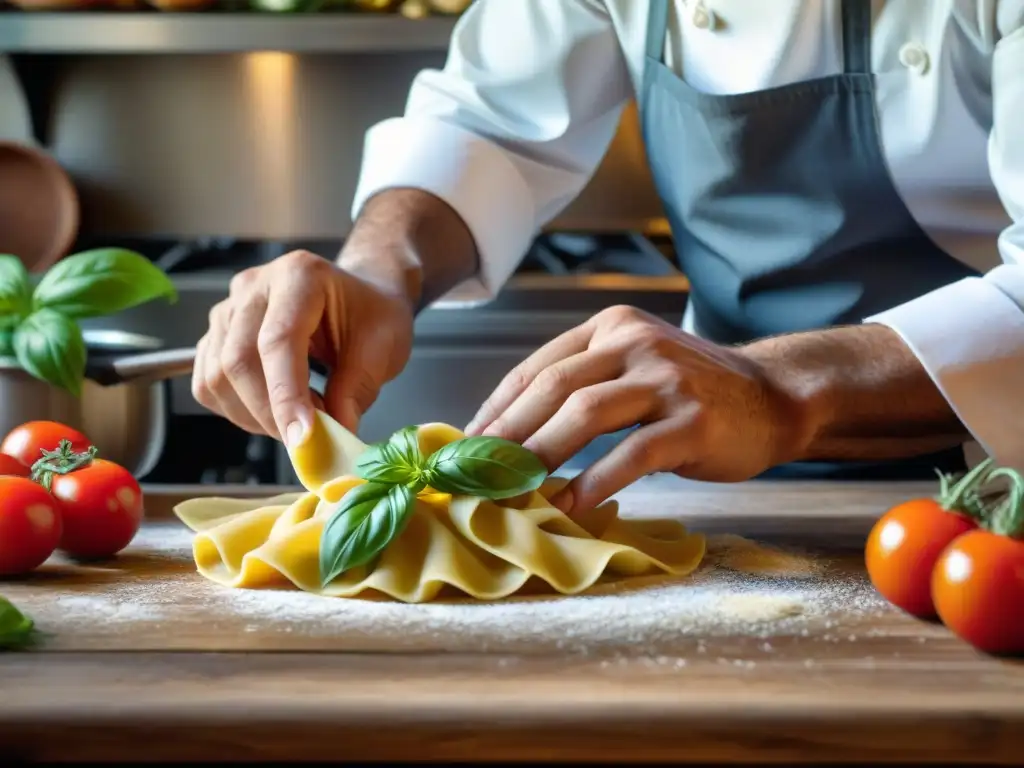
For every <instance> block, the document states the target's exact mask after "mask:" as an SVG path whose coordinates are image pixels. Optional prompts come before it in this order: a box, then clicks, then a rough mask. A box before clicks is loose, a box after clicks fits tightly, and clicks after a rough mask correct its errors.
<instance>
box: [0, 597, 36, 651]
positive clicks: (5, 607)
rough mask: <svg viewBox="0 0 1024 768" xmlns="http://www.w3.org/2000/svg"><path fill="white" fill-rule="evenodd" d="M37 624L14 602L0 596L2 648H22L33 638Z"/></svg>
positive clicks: (0, 636) (0, 645) (0, 640)
mask: <svg viewBox="0 0 1024 768" xmlns="http://www.w3.org/2000/svg"><path fill="white" fill-rule="evenodd" d="M34 629H35V624H34V622H33V621H32V619H30V618H29V617H28V616H26V615H25V614H23V613H22V612H21V611H19V610H18V609H17V608H16V607H15V606H14V604H13V603H12V602H11V601H10V600H8V599H7V598H5V597H2V596H0V650H5V649H11V648H20V647H22V646H23V645H27V644H28V642H29V641H30V640H31V639H32V633H33V630H34Z"/></svg>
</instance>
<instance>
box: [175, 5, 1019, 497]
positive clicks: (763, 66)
mask: <svg viewBox="0 0 1024 768" xmlns="http://www.w3.org/2000/svg"><path fill="white" fill-rule="evenodd" d="M631 97H635V98H636V100H637V104H638V107H639V110H640V116H641V120H642V127H643V138H644V143H645V147H646V152H647V156H648V159H649V162H650V166H651V169H652V172H653V176H654V179H655V182H656V184H657V189H658V192H659V193H660V196H661V199H662V201H663V203H664V206H665V210H666V213H667V216H668V219H669V221H670V222H671V225H672V232H673V235H674V240H675V244H676V249H677V251H678V254H679V260H680V267H681V269H682V270H683V272H684V273H685V274H686V275H687V277H688V278H689V280H690V282H691V284H692V292H691V294H690V296H689V300H688V302H687V304H686V313H685V320H684V323H683V327H682V328H681V329H680V328H676V327H674V326H671V325H668V324H666V323H664V322H663V321H661V320H660V319H657V318H655V317H652V316H650V315H648V314H646V313H644V312H642V311H640V310H639V309H634V308H630V307H610V308H608V309H606V310H604V311H602V312H600V313H599V314H597V315H596V316H594V317H593V318H591V319H590V320H588V321H587V322H586V323H584V324H583V325H581V326H579V327H578V328H575V329H573V330H571V331H569V332H567V333H565V334H564V335H562V336H560V337H558V338H556V339H554V340H553V341H551V342H550V343H549V344H547V345H546V346H544V347H542V348H541V349H539V350H538V351H537V352H535V353H534V354H533V355H531V356H530V357H529V358H528V359H527V360H525V361H524V362H523V363H522V364H521V365H519V366H518V367H517V368H516V369H515V370H513V371H512V372H511V373H510V374H509V375H508V377H507V378H506V379H505V380H504V381H503V382H502V383H501V384H500V386H499V387H498V388H497V390H496V391H495V392H494V394H493V395H492V396H491V397H490V398H489V399H488V401H487V402H486V403H484V405H483V406H482V408H481V409H480V411H479V413H478V414H477V416H476V417H475V419H474V420H473V422H472V423H471V424H470V425H469V427H468V431H469V432H470V433H473V434H481V433H482V434H492V435H498V436H501V437H505V438H509V439H512V440H516V441H520V442H523V443H524V444H525V445H526V446H527V447H528V448H530V449H532V450H533V451H535V452H536V453H537V454H538V455H539V456H540V457H541V458H542V459H543V460H544V461H545V462H546V463H547V464H548V466H549V467H550V468H552V469H555V468H557V467H558V466H560V465H561V464H562V463H564V462H565V461H566V460H567V459H569V458H570V457H572V456H573V455H574V454H576V453H577V452H578V451H579V450H580V449H582V448H583V447H584V446H586V445H587V444H588V443H589V442H590V441H591V440H592V439H593V438H595V437H597V436H599V435H601V434H606V433H612V432H619V431H622V430H630V431H628V432H627V433H626V436H625V438H624V439H622V440H621V442H619V443H618V444H617V445H616V446H615V447H614V448H613V449H612V450H610V451H609V452H608V453H607V454H606V455H605V456H603V457H602V458H600V459H598V460H597V461H596V462H594V463H593V464H592V465H591V466H589V467H588V468H587V469H585V470H584V471H583V472H582V473H581V474H580V475H579V476H578V477H577V478H576V479H575V480H574V481H573V482H572V483H571V484H570V485H569V486H568V487H567V488H566V490H565V491H564V493H562V494H561V495H560V496H559V497H558V498H557V499H555V501H556V503H557V504H558V505H559V506H560V507H562V508H563V509H565V510H566V511H568V512H570V513H571V512H572V511H574V510H579V509H582V508H587V507H592V506H593V505H594V504H596V503H598V502H600V501H602V500H603V499H605V498H607V497H609V496H610V495H612V494H614V493H616V492H617V491H619V490H621V489H622V488H623V487H625V486H626V485H628V484H629V483H631V482H633V481H635V480H636V479H638V478H640V477H642V476H644V475H647V474H650V473H653V472H661V471H668V472H675V473H677V474H679V475H682V476H686V477H691V478H696V479H702V480H711V481H739V480H743V479H746V478H751V477H755V476H764V475H766V474H768V475H770V474H771V473H773V472H775V473H778V472H786V473H789V474H798V475H801V476H812V477H815V476H820V477H839V476H844V475H853V476H861V477H871V476H876V477H877V476H884V475H885V474H886V473H888V474H892V473H894V472H895V473H898V474H899V475H900V476H904V477H908V476H920V477H931V476H933V474H932V473H933V471H934V468H939V469H942V470H945V471H955V470H957V469H962V468H963V466H964V461H965V459H964V451H963V448H962V446H963V445H964V444H965V443H969V442H974V443H976V444H978V445H980V446H981V448H982V449H983V450H984V451H985V452H987V453H988V454H989V455H991V456H993V457H994V458H995V459H996V460H997V461H998V462H1000V463H1003V464H1008V465H1011V466H1015V467H1017V468H1019V469H1024V408H1022V402H1024V0H957V1H956V2H953V0H934V1H932V2H924V1H923V0H890V1H889V2H878V1H877V0H876V1H874V2H872V0H771V2H764V1H763V0H650V2H641V1H640V0H478V2H476V3H474V4H473V5H472V6H471V7H470V8H469V10H468V11H467V12H466V13H465V15H464V16H463V17H462V18H461V20H460V21H459V22H458V24H457V26H456V29H455V32H454V35H453V37H452V41H451V49H450V53H449V56H448V60H447V63H446V65H445V67H444V68H443V69H442V70H440V71H436V70H427V71H424V72H421V73H420V74H419V75H418V76H417V78H416V79H415V81H414V83H413V85H412V90H411V92H410V94H409V99H408V104H407V107H406V110H405V114H404V115H403V116H401V117H396V118H393V119H389V120H385V121H384V122H382V123H380V124H378V125H375V126H374V127H373V128H371V130H370V131H369V132H368V134H367V137H366V143H365V156H364V161H363V168H362V175H361V178H360V182H359V185H358V190H357V193H356V197H355V202H354V207H353V215H354V217H355V226H354V228H353V231H352V233H351V236H350V237H349V238H348V240H347V241H346V243H345V246H344V249H343V251H342V253H341V254H340V256H339V257H338V259H337V261H336V262H330V261H327V260H325V259H323V258H320V257H319V256H315V255H312V254H309V253H303V252H297V253H291V254H288V255H286V256H283V257H281V258H280V259H278V260H277V261H276V262H273V263H271V264H268V265H266V266H263V267H259V268H256V269H252V270H248V271H246V272H243V273H241V274H239V275H238V276H237V277H236V278H235V280H234V281H233V282H232V285H231V290H230V295H229V297H228V298H227V299H226V300H225V301H224V302H223V303H221V304H219V305H218V306H217V307H216V308H215V309H214V311H213V312H212V314H211V318H210V328H209V331H208V333H207V334H206V335H205V336H204V337H203V339H202V340H201V342H200V344H199V354H198V362H197V366H196V370H195V376H194V387H193V389H194V394H195V396H196V398H197V399H198V400H199V402H201V403H203V404H204V405H206V406H208V407H209V408H211V409H213V410H215V411H217V412H219V413H221V414H223V415H224V416H225V417H227V418H228V419H230V420H232V421H233V422H235V423H236V424H238V425H239V426H241V427H243V428H245V429H247V430H250V431H252V432H263V433H267V434H270V435H273V436H280V437H282V439H284V440H285V441H286V442H289V443H291V442H293V441H296V440H300V439H301V438H302V435H303V433H304V431H305V430H306V429H307V428H308V425H309V424H310V414H311V412H312V411H311V409H312V408H313V407H314V403H313V402H312V401H311V395H310V394H309V392H308V389H307V380H308V367H307V353H309V354H311V355H313V356H314V357H317V358H319V359H322V360H323V361H324V362H325V363H327V364H329V365H330V366H332V368H333V370H334V371H335V373H334V374H333V376H332V377H331V380H330V382H329V385H328V389H327V392H326V395H325V403H324V404H323V405H324V407H326V408H327V410H328V411H330V412H331V413H332V414H334V415H335V416H336V417H337V418H339V419H340V420H341V421H342V422H343V423H345V424H346V425H347V426H348V427H349V428H351V429H355V428H356V427H357V424H358V422H359V418H360V416H361V414H362V413H363V412H365V411H366V409H367V408H369V407H370V405H371V404H372V403H373V401H374V399H375V398H376V396H377V393H378V391H379V389H380V387H381V386H382V385H383V384H384V383H385V382H387V381H388V380H390V379H391V378H393V377H394V376H396V375H397V374H398V373H399V372H400V371H401V370H402V368H403V366H404V365H405V364H406V362H407V360H408V357H409V353H410V345H411V340H412V323H413V318H414V316H415V315H416V313H417V311H418V310H419V309H421V308H422V307H424V306H426V305H428V304H430V303H431V302H432V301H434V300H436V299H438V298H440V297H442V296H447V297H449V298H455V297H461V298H465V299H485V298H487V297H489V296H493V295H494V294H495V292H497V291H498V290H499V289H500V288H501V286H502V284H503V283H504V282H505V280H506V279H507V278H508V277H509V276H510V274H511V273H512V272H513V270H514V269H515V267H516V265H517V262H518V261H519V260H520V258H521V257H522V255H523V254H524V253H525V251H526V250H527V246H528V244H529V242H530V240H531V239H532V238H533V237H534V236H535V235H536V233H537V232H538V230H539V229H540V228H541V227H542V226H543V225H544V224H545V223H546V222H548V221H549V220H551V219H552V218H553V217H555V216H556V215H557V214H558V213H559V211H561V210H562V209H563V208H564V207H565V206H566V205H567V204H568V203H569V202H570V201H572V199H573V198H574V196H576V195H577V194H578V193H579V192H580V190H581V189H582V188H583V186H584V185H585V184H586V182H587V180H588V179H589V178H590V176H591V174H592V173H593V172H594V170H595V168H596V167H597V166H598V164H599V162H600V161H601V159H602V156H603V154H604V153H605V151H606V149H607V147H608V145H609V143H610V140H611V139H612V137H613V135H614V133H615V131H616V127H617V124H618V121H619V117H620V114H621V110H622V108H623V105H624V103H625V102H626V101H627V100H629V99H630V98H631ZM682 301H683V297H680V302H682Z"/></svg>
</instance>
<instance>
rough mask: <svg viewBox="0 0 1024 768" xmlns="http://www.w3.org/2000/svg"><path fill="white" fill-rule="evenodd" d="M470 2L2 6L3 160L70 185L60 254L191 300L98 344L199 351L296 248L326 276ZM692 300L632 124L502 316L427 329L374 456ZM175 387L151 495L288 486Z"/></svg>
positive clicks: (549, 234)
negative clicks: (626, 320) (595, 331)
mask: <svg viewBox="0 0 1024 768" xmlns="http://www.w3.org/2000/svg"><path fill="white" fill-rule="evenodd" d="M552 1H554V0H552ZM468 4H469V3H468V2H465V1H464V0H398V2H392V1H391V0H364V1H360V0H343V1H342V2H334V3H330V4H319V3H317V2H316V1H315V0H254V3H250V2H248V0H238V2H232V3H216V2H210V1H209V0H150V2H143V1H142V0H20V2H19V3H8V4H7V5H4V4H3V3H2V2H0V140H8V141H16V142H21V143H25V144H29V145H34V146H37V147H40V148H43V149H45V150H46V151H48V152H49V153H50V154H51V155H52V156H53V157H54V158H55V159H56V160H57V161H58V162H59V163H60V165H61V166H62V167H63V169H64V170H65V171H67V173H68V174H69V175H70V177H71V179H72V180H73V182H74V186H75V189H76V190H77V194H78V198H79V203H80V213H81V215H80V222H79V224H78V231H77V237H76V242H75V244H74V247H73V249H72V251H69V252H73V251H74V250H81V249H83V248H87V247H93V246H106V245H121V246H125V247H130V248H133V249H136V250H138V251H140V252H142V253H144V254H146V255H147V256H148V257H150V258H152V259H153V260H154V261H155V262H156V263H158V264H159V265H161V266H163V267H164V268H166V269H167V270H168V272H169V274H171V275H172V277H173V278H174V280H175V282H176V284H177V286H178V288H179V290H180V294H181V298H180V301H179V302H178V303H177V304H175V305H167V304H166V303H162V302H153V303H151V304H147V305H145V306H143V307H140V308H138V309H135V310H131V311H129V312H125V313H122V314H120V315H117V316H115V317H109V318H102V319H100V320H95V321H87V322H86V323H85V325H86V327H87V328H92V329H101V330H123V331H129V332H133V333H142V334H148V335H152V336H156V337H158V338H160V339H161V340H162V341H163V343H164V345H165V346H166V347H178V346H189V345H193V344H195V343H196V341H198V339H199V338H200V336H201V335H202V334H203V332H204V331H205V327H206V319H207V313H208V312H209V310H210V308H211V307H212V306H213V305H214V304H215V303H217V302H218V301H220V300H221V299H222V298H223V297H224V296H225V295H226V294H227V289H228V281H229V279H230V277H231V275H232V274H234V273H235V272H236V271H238V270H240V269H243V268H245V267H247V266H251V265H254V264H258V263H261V262H264V261H266V260H269V259H272V258H274V257H275V256H278V255H280V254H282V253H285V252H287V251H289V250H292V249H294V248H298V247H302V248H308V249H310V250H312V251H315V252H317V253H319V254H321V255H323V256H326V257H329V258H333V257H334V255H335V254H336V253H337V251H338V249H339V248H340V247H341V243H342V242H343V240H344V238H345V236H346V234H347V233H348V231H349V228H350V226H351V222H350V220H349V210H350V204H351V201H352V197H353V193H354V191H355V186H356V181H357V176H358V172H359V164H360V157H361V152H362V143H363V135H364V132H365V131H366V129H367V128H368V127H369V126H371V125H372V124H373V123H376V122H377V121H379V120H382V119H384V118H386V117H389V116H392V115H396V114H400V113H401V111H402V109H403V106H404V103H405V97H406V93H407V89H408V86H409V83H410V81H411V79H412V78H413V76H414V75H415V74H416V72H418V71H419V70H420V69H422V68H424V67H440V66H442V65H443V63H444V60H445V51H446V48H447V44H448V39H449V36H450V33H451V30H452V27H453V26H454V24H455V23H456V22H457V17H458V14H459V13H460V12H461V11H462V10H464V8H465V6H467V5H468ZM0 183H2V177H0ZM686 287H687V283H686V280H685V278H684V277H683V276H682V275H681V274H680V273H679V272H678V271H677V269H676V268H675V266H674V256H673V253H672V249H671V241H670V238H669V236H668V230H667V224H666V222H665V221H664V219H663V218H662V211H661V208H660V204H659V203H658V200H657V198H656V195H655V192H654V189H653V185H652V182H651V179H650V177H649V175H648V171H647V168H646V164H645V159H644V157H643V150H642V147H641V141H640V134H639V129H638V124H637V115H636V111H635V109H633V108H632V107H631V108H630V109H627V111H626V113H625V115H624V117H623V120H622V124H621V126H620V130H619V132H618V135H617V136H616V138H615V140H614V143H613V146H612V148H611V151H610V153H609V155H608V157H607V158H606V159H605V162H604V164H603V165H602V166H601V168H600V170H599V171H598V173H597V174H596V176H595V177H594V179H593V180H592V182H591V183H590V185H589V186H588V187H587V189H586V191H585V192H584V193H583V195H582V197H581V198H580V199H579V200H577V201H576V202H575V203H574V204H573V205H572V206H571V207H570V208H568V209H567V210H566V211H565V212H564V213H563V214H562V215H561V216H560V217H559V218H558V219H557V220H556V221H554V222H552V223H551V225H550V226H549V227H548V228H547V230H546V231H545V232H543V233H542V234H541V235H540V236H539V237H538V238H537V239H536V241H535V242H534V244H533V246H532V247H531V248H530V250H529V252H528V253H527V254H525V255H524V260H523V263H522V266H521V268H520V269H519V271H518V273H517V275H516V276H515V277H514V278H513V280H512V281H511V283H510V284H509V286H508V287H507V288H506V289H505V290H504V291H503V292H502V294H501V295H500V296H499V297H498V298H497V299H496V300H495V301H493V302H491V303H488V304H484V305H478V306H447V305H439V306H435V307H433V308H431V309H429V310H427V311H425V312H424V313H423V314H422V315H421V317H420V318H419V319H418V321H417V325H416V342H415V348H414V352H413V358H412V362H411V364H410V365H409V367H408V368H407V369H406V370H405V372H404V373H403V374H402V375H401V376H400V377H399V378H398V379H397V380H395V381H394V382H392V383H391V384H390V385H389V386H388V387H387V388H386V389H385V390H384V392H383V393H382V395H381V397H380V399H379V400H378V402H377V404H376V405H375V406H374V407H373V408H372V410H371V411H370V412H369V413H368V414H367V416H366V418H365V420H364V423H363V427H362V429H361V436H362V437H363V439H365V440H376V439H381V438H383V437H386V436H387V435H388V434H389V433H390V432H392V431H393V430H395V429H397V428H399V427H401V426H404V425H406V424H413V423H418V422H424V421H446V422H449V423H452V424H456V425H460V426H461V425H463V424H465V423H466V421H467V420H468V419H469V418H470V417H471V416H472V415H473V413H474V412H475V410H476V408H477V407H478V405H479V404H480V403H481V402H482V401H483V399H484V398H485V397H486V396H487V395H488V394H489V393H490V391H491V390H492V388H493V387H494V386H495V385H496V384H497V382H498V381H499V380H500V379H501V377H502V376H503V375H504V374H505V373H506V372H507V371H508V370H509V369H510V368H511V367H512V366H514V365H515V364H516V363H518V362H519V361H520V360H522V359H523V358H524V357H525V356H527V355H528V354H529V353H531V352H532V351H533V350H535V349H536V348H537V347H539V346H540V345H541V344H543V343H544V342H546V341H547V340H549V339H551V338H552V337H554V336H556V335H557V334H559V333H561V332H563V331H565V330H567V329H569V328H571V327H572V326H574V325H576V324H578V323H580V322H582V321H583V320H584V319H585V318H587V317H589V316H590V315H591V314H593V313H594V312H595V311H597V310H599V309H601V308H603V307H606V306H609V305H612V304H617V303H629V304H633V305H636V306H639V307H642V308H644V309H647V310H648V311H651V312H653V313H656V314H659V315H661V316H663V317H664V318H665V319H666V320H669V321H670V322H674V323H678V322H679V320H680V318H681V316H682V311H683V308H684V301H685V291H686ZM169 387H170V397H169V398H168V402H169V408H170V414H169V428H168V430H167V441H166V444H165V448H164V451H163V454H162V457H161V459H160V461H159V462H158V464H157V465H156V467H155V468H154V469H153V470H152V471H151V472H150V473H149V475H148V476H147V477H146V478H145V480H147V481H148V482H159V483H195V482H202V483H224V482H232V483H235V482H257V481H258V482H269V483H275V482H276V483H288V482H292V480H293V478H292V475H291V470H290V467H289V466H288V463H287V457H286V456H285V455H284V454H283V451H282V450H281V449H280V448H279V446H277V444H276V443H274V442H272V441H270V440H267V439H265V438H251V437H249V436H248V435H246V434H244V433H243V432H241V431H240V430H238V429H236V428H235V427H233V426H232V425H230V424H228V423H227V422H225V421H223V420H221V419H219V418H217V417H214V416H212V415H211V414H209V412H207V411H205V410H204V409H203V408H202V407H201V406H199V405H198V404H197V403H196V402H195V401H194V400H193V398H192V396H191V393H190V387H189V382H188V379H187V378H180V379H175V380H173V381H171V382H170V383H169ZM591 448H592V449H593V450H602V448H601V447H600V446H592V447H591Z"/></svg>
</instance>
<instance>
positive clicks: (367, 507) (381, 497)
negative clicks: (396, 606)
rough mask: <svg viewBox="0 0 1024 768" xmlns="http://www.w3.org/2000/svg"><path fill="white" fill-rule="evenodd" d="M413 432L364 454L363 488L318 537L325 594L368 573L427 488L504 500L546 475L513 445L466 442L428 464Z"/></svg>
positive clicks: (346, 499) (347, 498)
mask: <svg viewBox="0 0 1024 768" xmlns="http://www.w3.org/2000/svg"><path fill="white" fill-rule="evenodd" d="M417 432H418V429H417V428H416V427H405V428H404V429H400V430H399V431H398V432H395V434H393V435H392V436H391V438H390V439H388V440H386V441H384V442H382V443H377V444H375V445H371V446H369V447H368V448H367V449H366V451H364V452H363V454H362V456H360V457H359V459H358V460H357V462H356V472H357V474H358V475H359V476H360V477H361V478H363V479H364V480H366V481H367V482H365V483H363V484H361V485H357V486H356V487H354V488H352V489H351V490H350V491H349V492H348V493H346V494H345V495H344V496H343V497H342V498H341V500H340V501H339V502H338V504H337V507H336V508H335V510H334V512H332V513H331V516H330V517H329V518H328V520H327V522H326V524H325V525H324V529H323V533H322V534H321V537H320V579H321V582H322V583H323V584H324V586H326V585H327V584H329V583H330V582H332V581H333V580H334V579H336V578H337V577H338V576H340V575H341V574H343V573H345V572H346V571H348V570H350V569H352V568H356V567H358V566H361V565H366V564H367V563H369V562H370V561H372V560H373V559H374V558H375V557H377V555H379V554H380V553H381V552H383V551H384V549H385V547H387V546H388V544H390V543H391V542H392V541H394V540H395V539H396V538H397V537H398V535H399V534H401V532H402V531H403V530H404V529H405V526H406V524H407V523H408V522H409V518H410V517H411V516H412V513H413V510H414V509H415V508H416V496H417V494H418V493H420V492H422V491H423V490H424V489H426V488H427V487H428V486H429V487H430V488H433V489H434V490H436V491H441V492H443V493H450V494H453V495H466V496H479V497H481V498H485V499H507V498H511V497H513V496H518V495H520V494H522V493H527V492H529V491H535V490H536V489H537V488H539V487H540V486H541V483H543V482H544V479H545V478H546V477H547V476H548V471H547V467H545V466H544V464H543V463H541V461H540V459H538V458H537V456H536V455H534V454H533V453H532V452H530V451H528V450H527V449H526V448H523V446H521V445H519V444H518V443H513V442H511V441H509V440H503V439H501V438H498V437H466V438H462V439H461V440H456V441H454V442H451V443H448V444H447V445H445V446H443V447H442V448H440V449H438V450H437V451H435V452H434V453H433V454H431V455H430V456H424V455H423V452H422V450H421V449H420V445H419V440H418V434H417Z"/></svg>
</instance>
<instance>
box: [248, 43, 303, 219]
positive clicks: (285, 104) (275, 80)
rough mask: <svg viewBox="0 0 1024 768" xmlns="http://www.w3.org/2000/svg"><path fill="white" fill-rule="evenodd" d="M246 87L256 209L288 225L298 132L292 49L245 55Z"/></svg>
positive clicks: (294, 203) (291, 215) (294, 202)
mask: <svg viewBox="0 0 1024 768" xmlns="http://www.w3.org/2000/svg"><path fill="white" fill-rule="evenodd" d="M244 61H245V64H244V66H245V76H246V90H247V92H248V94H249V98H250V99H251V102H252V112H251V114H252V116H253V118H254V119H253V125H252V130H253V131H254V132H255V139H256V140H255V141H254V142H253V145H254V147H255V150H256V153H257V157H255V158H253V164H254V167H255V168H256V169H257V173H258V174H259V175H258V177H257V183H258V184H259V189H258V190H257V196H258V197H259V198H260V199H261V203H260V209H261V210H273V211H275V219H276V220H277V222H278V223H279V225H280V224H283V225H284V226H285V227H286V228H290V227H291V222H292V221H294V219H295V215H294V214H295V209H296V208H297V206H298V200H299V197H298V195H299V191H298V190H297V189H295V184H294V182H295V168H296V167H297V160H296V155H297V153H298V147H297V141H298V135H297V131H296V128H295V119H296V114H297V110H296V103H295V69H296V58H295V56H294V55H293V54H290V53H283V52H279V51H260V52H256V53H250V54H247V55H246V56H245V59H244Z"/></svg>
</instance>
